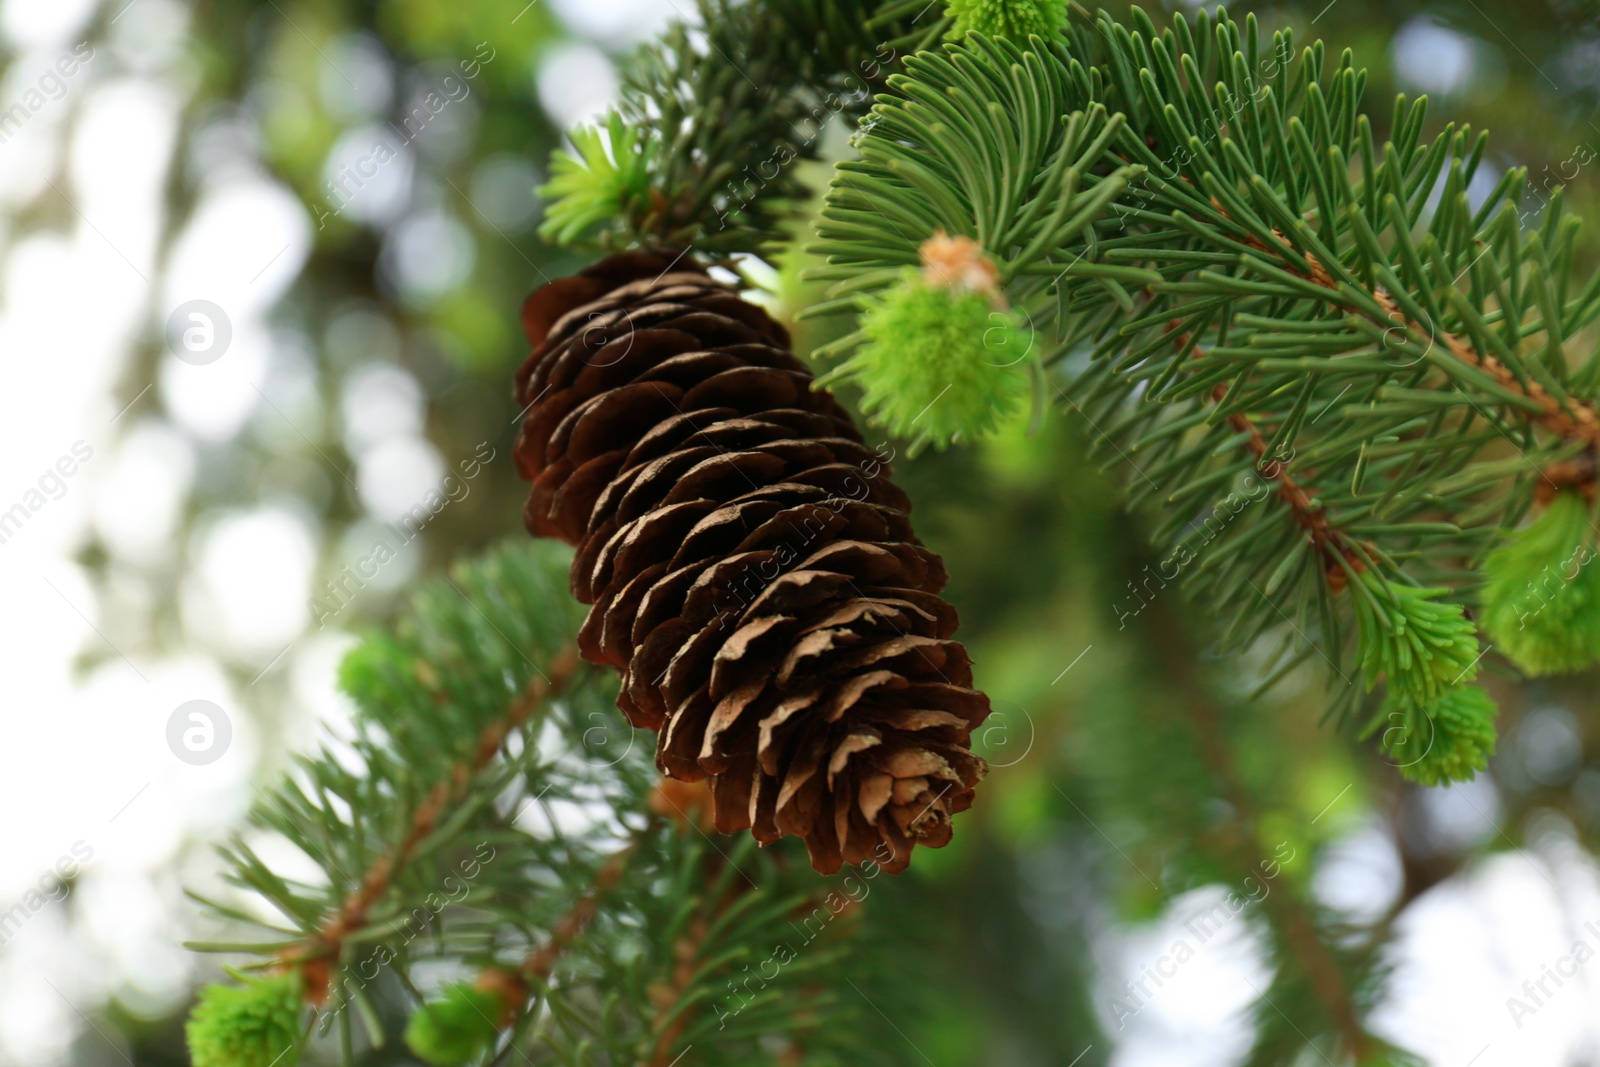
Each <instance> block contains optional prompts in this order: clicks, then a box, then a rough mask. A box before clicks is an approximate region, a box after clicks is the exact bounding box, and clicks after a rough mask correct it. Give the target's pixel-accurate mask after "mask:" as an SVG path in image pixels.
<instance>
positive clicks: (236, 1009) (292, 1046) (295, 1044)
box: [186, 972, 301, 1067]
mask: <svg viewBox="0 0 1600 1067" xmlns="http://www.w3.org/2000/svg"><path fill="white" fill-rule="evenodd" d="M243 982H244V984H243V985H236V986H234V985H211V986H207V987H206V988H205V989H204V990H202V991H201V993H200V1002H199V1003H198V1004H196V1005H195V1008H194V1011H193V1012H191V1013H190V1015H189V1024H188V1027H187V1028H186V1033H187V1035H188V1039H189V1058H190V1060H191V1062H192V1063H193V1064H194V1067H293V1065H294V1064H295V1063H297V1062H298V1061H299V1059H300V1007H301V998H300V976H299V974H298V973H296V972H291V973H289V974H279V975H273V976H271V977H268V978H245V979H243Z"/></svg>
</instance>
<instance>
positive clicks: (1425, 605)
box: [1351, 570, 1479, 707]
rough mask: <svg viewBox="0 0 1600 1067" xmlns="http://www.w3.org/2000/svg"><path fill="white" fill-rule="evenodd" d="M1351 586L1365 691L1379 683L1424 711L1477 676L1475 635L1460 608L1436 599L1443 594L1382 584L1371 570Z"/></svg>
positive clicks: (1429, 590)
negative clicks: (1384, 682)
mask: <svg viewBox="0 0 1600 1067" xmlns="http://www.w3.org/2000/svg"><path fill="white" fill-rule="evenodd" d="M1357 580H1358V581H1359V582H1360V583H1361V586H1362V588H1361V589H1352V590H1351V600H1352V602H1353V603H1354V604H1355V610H1356V630H1357V635H1358V637H1359V639H1360V651H1359V655H1360V658H1361V671H1362V673H1363V674H1364V675H1365V676H1366V679H1367V688H1368V689H1371V688H1373V687H1374V686H1375V685H1377V684H1378V679H1379V678H1380V677H1381V678H1383V679H1385V680H1386V681H1387V682H1388V683H1389V690H1390V692H1395V691H1400V692H1402V693H1403V694H1404V695H1405V696H1406V697H1407V698H1409V699H1410V700H1411V702H1412V703H1414V704H1417V705H1420V706H1422V707H1428V706H1430V705H1433V704H1435V703H1437V702H1438V701H1439V700H1440V699H1441V698H1442V697H1443V696H1444V694H1445V693H1447V692H1449V691H1451V690H1453V689H1455V688H1456V687H1458V686H1460V685H1462V684H1463V683H1465V682H1470V681H1472V679H1473V678H1474V677H1476V676H1477V673H1478V657H1479V651H1478V638H1477V634H1476V631H1475V630H1474V628H1473V625H1472V623H1471V621H1469V620H1468V619H1467V617H1466V613H1465V612H1463V611H1462V609H1461V605H1460V604H1455V603H1451V602H1450V601H1447V600H1441V599H1440V598H1441V597H1444V596H1446V595H1448V594H1449V590H1448V589H1443V588H1432V589H1424V588H1421V587H1419V586H1414V585H1401V584H1400V583H1399V582H1388V583H1385V582H1384V581H1383V580H1382V579H1381V578H1379V577H1378V575H1377V574H1376V573H1375V572H1374V571H1371V570H1366V571H1362V572H1361V574H1360V575H1359V576H1358V579H1357ZM1363 591H1364V592H1363Z"/></svg>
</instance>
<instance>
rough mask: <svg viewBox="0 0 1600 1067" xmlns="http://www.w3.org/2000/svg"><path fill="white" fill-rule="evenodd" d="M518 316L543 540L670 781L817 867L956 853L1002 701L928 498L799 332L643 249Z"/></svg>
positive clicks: (726, 820) (521, 389)
mask: <svg viewBox="0 0 1600 1067" xmlns="http://www.w3.org/2000/svg"><path fill="white" fill-rule="evenodd" d="M522 320H523V328H524V329H525V330H526V331H527V334H528V339H529V341H530V343H531V344H532V345H533V346H534V348H533V354H532V355H531V356H529V357H528V360H527V362H526V363H524V364H523V366H522V369H521V370H520V371H519V372H518V374H517V396H518V399H519V402H520V403H521V404H523V405H525V406H526V411H525V414H524V421H523V425H522V432H521V434H520V436H519V437H518V439H517V448H516V461H517V468H518V470H519V471H520V472H521V474H522V476H523V477H524V478H527V479H528V480H530V481H531V482H532V483H533V491H532V493H531V495H530V497H529V500H528V506H527V511H526V519H527V524H528V529H529V531H530V532H532V533H533V534H534V535H535V536H544V537H559V538H561V539H562V540H564V541H566V542H568V543H569V544H572V545H575V546H576V547H577V555H576V557H575V559H574V560H573V564H572V591H573V594H574V595H575V596H576V597H577V598H578V599H579V600H580V601H582V602H583V603H585V604H591V605H593V607H592V608H591V609H590V611H589V615H588V619H587V620H586V621H585V623H584V626H583V630H582V632H581V634H580V635H579V647H580V649H581V650H582V652H583V655H584V657H585V658H586V659H588V660H590V661H591V662H594V663H609V664H611V665H612V666H614V667H616V668H618V669H619V670H621V671H622V672H623V681H622V691H621V694H620V695H619V697H618V698H617V703H618V706H619V707H621V708H622V710H623V712H624V714H626V715H627V717H628V719H629V720H630V721H631V722H633V723H634V724H635V725H637V726H642V727H648V728H650V729H653V730H659V731H660V736H659V739H658V743H657V747H656V764H657V766H658V767H660V768H661V770H662V771H663V772H664V773H666V774H668V775H670V776H672V777H674V778H677V779H681V780H683V781H697V780H700V779H702V778H706V777H709V778H710V785H711V793H712V797H713V801H714V806H715V820H716V826H717V829H719V830H721V831H722V832H724V833H731V832H733V831H735V830H742V829H745V828H746V827H749V828H751V829H752V832H753V833H754V834H755V836H756V838H757V840H759V841H761V842H762V843H767V842H771V841H774V840H776V839H777V838H778V837H779V836H781V835H783V834H796V835H798V836H800V837H803V838H804V839H805V842H806V847H807V848H808V849H809V850H810V853H811V863H812V866H814V867H815V868H816V869H817V870H818V871H821V872H823V873H825V874H828V873H832V872H834V871H836V870H838V869H839V866H840V864H841V863H860V862H862V861H864V860H868V859H871V860H873V861H875V862H877V863H880V864H881V865H882V866H883V867H885V868H886V869H888V870H890V871H901V870H904V869H905V867H906V864H907V863H908V862H909V860H910V855H911V849H912V846H913V845H916V844H923V845H928V846H931V847H935V848H936V847H939V846H941V845H943V844H945V843H946V842H947V841H949V840H950V816H951V815H952V814H953V813H955V812H958V811H963V810H965V809H966V808H967V807H968V806H970V805H971V803H972V791H973V788H974V787H975V786H976V785H977V783H978V780H979V779H980V778H982V777H983V775H984V773H985V771H986V770H987V766H986V765H985V763H984V762H983V760H981V759H979V758H978V757H977V756H974V755H973V754H972V752H971V733H972V729H973V728H974V727H975V726H977V724H978V723H980V722H982V721H983V719H984V717H985V716H986V715H988V713H989V701H988V698H987V697H985V696H984V695H983V694H982V693H979V692H977V691H975V690H974V689H972V688H971V685H972V665H971V662H970V660H969V659H968V658H967V653H966V650H965V649H963V648H962V647H961V645H959V644H957V643H956V642H954V641H951V640H950V639H949V638H950V635H951V634H952V633H954V632H955V629H956V613H955V609H953V608H952V607H951V606H950V605H949V604H947V603H945V602H944V601H943V600H941V599H940V598H939V597H938V595H937V594H938V592H939V590H940V589H941V588H943V586H944V583H945V572H944V565H943V564H942V563H941V562H940V560H939V557H938V556H936V555H934V554H933V553H932V552H930V551H928V550H927V549H926V548H924V547H923V546H922V544H921V542H919V541H918V540H917V539H916V536H915V535H914V534H912V532H911V524H910V521H909V520H908V519H907V517H906V512H907V511H908V510H909V509H910V506H911V505H910V502H909V501H908V500H907V499H906V496H905V494H904V493H902V492H901V491H900V490H899V489H898V488H896V487H895V485H894V484H893V483H892V482H890V481H889V479H888V477H887V474H888V467H887V466H886V464H885V462H884V457H883V456H882V455H880V454H879V453H878V452H875V451H874V450H873V449H871V448H868V447H867V446H866V445H864V444H862V441H861V435H860V434H859V433H857V432H856V429H855V426H854V425H853V424H852V422H851V420H850V417H849V415H848V414H847V413H846V412H845V411H844V409H843V408H841V407H840V406H839V405H838V404H837V403H836V402H835V401H834V399H833V398H832V397H831V396H829V395H828V394H827V393H825V392H818V391H814V390H813V389H812V387H811V386H812V376H811V374H810V373H809V372H808V371H807V370H806V368H805V366H804V365H803V364H801V363H800V362H799V361H798V360H797V359H795V357H794V356H793V355H792V354H791V353H790V351H789V337H788V334H787V332H786V331H785V330H784V329H783V327H782V326H780V325H778V324H777V323H776V322H774V321H773V320H772V319H771V318H770V317H769V316H768V315H767V313H766V312H765V311H763V310H761V309H760V308H758V307H756V306H755V305H753V304H749V303H746V302H745V301H744V300H742V299H740V297H739V295H738V294H737V293H736V292H735V291H734V290H733V289H732V288H731V287H729V286H727V285H724V284H722V283H720V282H718V281H715V280H713V279H712V278H711V277H710V276H708V275H707V274H706V273H705V272H704V271H702V270H701V269H700V268H699V267H698V266H695V265H693V264H690V263H688V262H678V263H673V261H672V260H670V259H668V258H667V257H664V256H658V255H655V254H651V253H642V252H633V253H624V254H621V255H614V256H611V257H610V258H608V259H605V260H603V261H602V262H600V263H597V264H595V265H594V266H592V267H590V268H588V269H587V270H584V271H582V272H581V273H579V274H578V275H576V276H574V277H570V278H562V279H560V280H559V281H556V282H553V283H551V284H549V285H546V286H544V287H543V288H541V289H539V290H538V291H537V292H535V293H534V294H533V295H532V296H530V297H529V298H528V300H527V302H526V303H525V304H524V305H523V308H522ZM885 846H887V847H885Z"/></svg>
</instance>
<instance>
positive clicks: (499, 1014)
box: [406, 982, 506, 1067]
mask: <svg viewBox="0 0 1600 1067" xmlns="http://www.w3.org/2000/svg"><path fill="white" fill-rule="evenodd" d="M505 1014H506V1002H505V1000H504V998H502V997H501V995H500V994H499V993H497V992H495V991H494V990H492V989H481V988H479V987H477V986H472V985H468V984H467V983H465V982H457V983H455V984H453V985H448V986H445V988H444V989H443V990H442V991H441V996H440V998H439V999H438V1000H430V1001H429V1002H428V1003H426V1004H424V1005H422V1006H421V1007H420V1008H418V1009H417V1010H416V1011H415V1012H413V1013H412V1015H411V1020H410V1021H409V1022H407V1023H406V1047H407V1048H409V1049H410V1050H411V1051H412V1052H413V1053H415V1054H416V1055H417V1057H418V1058H419V1059H421V1060H424V1061H425V1062H427V1063H431V1064H433V1067H461V1065H462V1064H465V1063H468V1062H470V1061H471V1060H472V1059H473V1058H474V1057H476V1056H477V1055H478V1054H480V1053H482V1052H486V1051H488V1050H489V1049H490V1048H492V1047H493V1046H494V1042H495V1039H496V1038H497V1037H498V1036H499V1034H500V1022H501V1020H502V1019H503V1018H504V1017H505Z"/></svg>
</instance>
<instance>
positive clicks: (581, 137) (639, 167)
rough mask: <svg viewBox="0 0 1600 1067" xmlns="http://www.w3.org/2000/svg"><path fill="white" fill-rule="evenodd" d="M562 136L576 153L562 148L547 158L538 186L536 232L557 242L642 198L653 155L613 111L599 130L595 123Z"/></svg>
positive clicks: (577, 233) (635, 132) (598, 222)
mask: <svg viewBox="0 0 1600 1067" xmlns="http://www.w3.org/2000/svg"><path fill="white" fill-rule="evenodd" d="M607 133H609V134H610V145H609V146H608V145H607V144H606V136H605V135H606V134H607ZM567 136H568V137H569V138H570V139H571V141H572V147H573V148H574V149H575V150H576V152H577V154H576V155H574V154H573V153H572V152H568V151H564V150H563V151H559V152H556V153H555V154H554V155H553V156H551V157H550V180H549V181H548V182H546V183H545V184H544V185H542V186H540V187H539V195H540V196H542V197H544V198H545V199H546V200H547V201H548V202H549V206H548V207H547V208H546V210H545V218H544V222H542V223H540V225H539V233H540V235H541V236H543V237H546V238H549V239H551V240H554V241H557V242H559V243H561V244H566V243H567V242H569V241H571V240H572V239H573V238H575V237H577V236H579V235H580V234H582V233H583V232H584V231H585V230H587V229H589V228H590V227H591V226H596V225H600V224H603V223H606V222H609V221H611V220H612V219H615V218H616V217H617V216H618V215H619V214H621V213H622V210H623V208H624V207H625V206H626V205H628V204H630V203H633V202H635V201H638V200H642V199H644V198H646V197H648V196H649V195H650V163H651V159H652V157H653V155H654V152H653V150H652V146H651V144H650V143H649V142H648V141H641V140H640V139H639V135H638V133H637V131H635V130H634V129H633V128H632V127H630V126H628V125H626V124H625V123H624V122H623V121H622V116H621V115H618V114H617V113H616V112H612V114H611V118H610V120H609V122H608V123H607V126H606V130H605V131H604V132H602V131H601V129H600V127H598V126H579V127H576V128H575V129H573V130H572V131H571V132H570V133H569V134H568V135H567Z"/></svg>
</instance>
